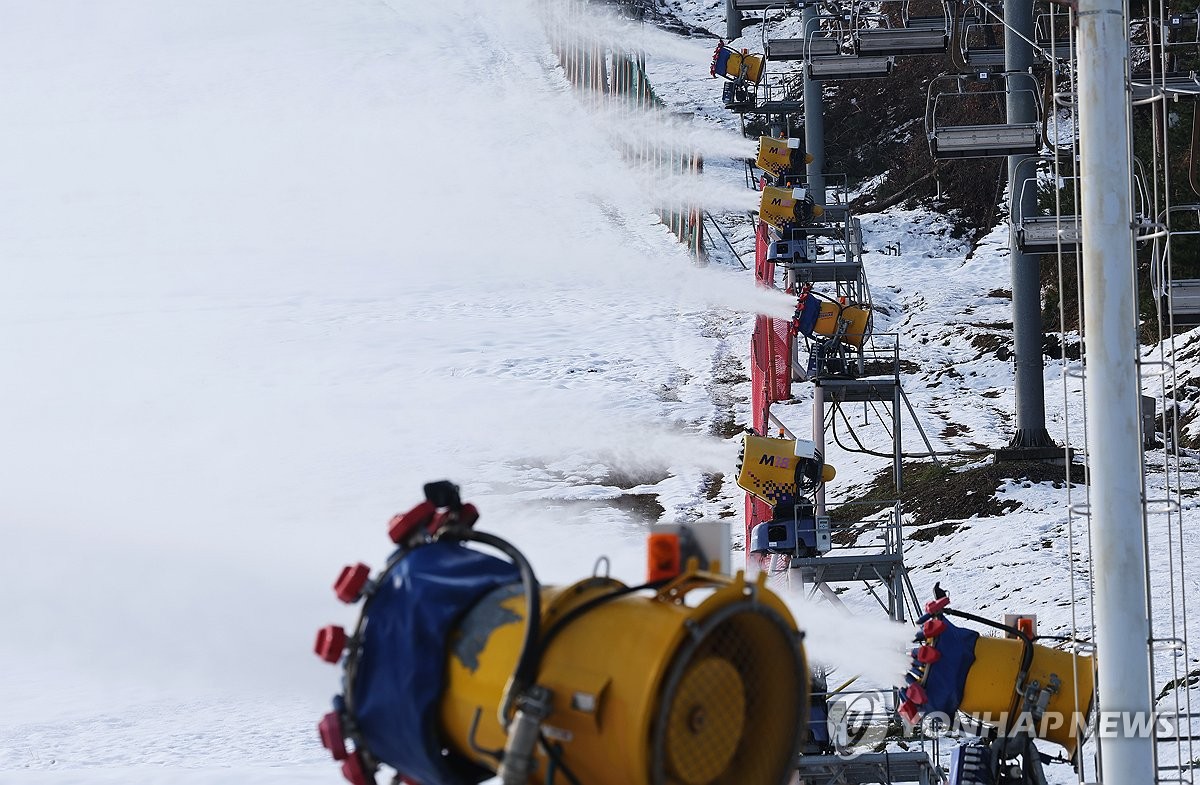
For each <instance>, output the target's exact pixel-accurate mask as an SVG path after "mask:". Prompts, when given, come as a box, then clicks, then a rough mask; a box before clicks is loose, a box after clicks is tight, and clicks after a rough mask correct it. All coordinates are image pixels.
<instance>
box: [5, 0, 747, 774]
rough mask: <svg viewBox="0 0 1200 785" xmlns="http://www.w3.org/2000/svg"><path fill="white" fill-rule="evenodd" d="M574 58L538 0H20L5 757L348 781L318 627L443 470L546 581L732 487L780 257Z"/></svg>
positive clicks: (17, 761) (35, 765) (15, 37)
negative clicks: (749, 316)
mask: <svg viewBox="0 0 1200 785" xmlns="http://www.w3.org/2000/svg"><path fill="white" fill-rule="evenodd" d="M549 58H550V53H549V49H548V46H547V43H546V41H545V38H544V34H543V32H542V29H541V27H540V22H539V21H538V19H537V17H536V15H535V14H534V11H533V4H532V3H530V2H524V0H509V1H507V2H503V3H497V2H482V1H481V0H475V1H473V2H472V1H470V0H448V1H447V2H441V3H437V4H425V5H424V6H423V7H417V4H411V3H403V4H402V3H398V2H393V3H391V4H390V5H389V4H388V3H384V2H379V1H378V0H347V1H346V2H337V3H330V2H328V1H327V0H236V2H235V1H234V0H205V1H204V2H192V3H170V4H164V3H159V2H152V1H151V0H106V2H101V3H97V2H93V1H92V0H55V2H51V3H33V4H30V3H18V2H12V1H6V2H2V3H0V70H2V71H3V72H4V73H5V74H6V78H5V79H4V80H3V82H2V84H0V106H2V107H3V109H2V110H0V111H2V112H3V122H2V123H0V135H2V137H3V139H4V149H5V150H6V151H7V152H6V154H5V155H4V160H5V163H4V166H3V167H2V170H3V171H4V180H5V187H4V188H3V189H0V258H3V260H4V262H3V263H4V271H5V275H4V278H5V284H6V285H5V286H4V287H3V289H2V290H0V299H2V301H3V302H2V305H0V325H2V326H0V329H2V332H3V338H2V339H0V366H3V367H4V369H5V379H6V383H5V384H4V385H3V386H2V387H0V412H2V414H0V417H2V418H3V428H2V432H3V433H4V436H5V443H6V448H7V449H5V450H4V452H3V457H2V458H0V461H2V462H3V464H2V467H0V478H2V479H0V499H2V500H3V501H2V504H3V514H4V526H3V527H2V528H0V575H3V576H4V578H3V580H4V583H5V587H6V591H5V598H6V600H5V603H4V614H3V620H4V622H5V627H6V629H7V630H8V634H6V635H4V636H0V695H3V697H4V701H3V702H4V711H3V712H2V713H0V781H2V782H4V783H19V784H22V785H23V784H24V783H42V782H54V783H60V784H63V783H66V784H69V783H89V784H90V783H110V782H112V783H116V782H120V783H130V782H135V783H158V782H162V783H166V782H170V783H188V784H193V783H194V784H195V785H208V784H209V783H226V782H238V783H240V784H241V785H254V783H258V782H264V783H266V782H271V783H274V782H284V781H287V782H293V783H294V782H333V781H337V780H338V779H339V777H338V774H337V771H336V768H335V767H333V766H331V765H330V764H329V763H328V762H327V757H326V755H325V753H324V751H323V750H321V749H320V747H319V744H318V742H317V738H316V734H315V722H316V720H317V719H318V718H319V717H320V715H321V714H322V713H323V712H324V711H325V710H326V706H327V702H328V699H329V696H330V695H331V694H332V693H333V692H335V691H336V676H335V673H334V671H333V670H332V669H331V668H329V667H328V666H325V665H324V664H322V663H320V662H319V661H317V659H316V658H315V657H314V656H313V655H312V653H311V645H312V636H313V634H314V633H315V630H316V629H317V628H318V627H319V626H321V625H322V624H325V623H328V622H330V621H343V622H344V619H345V617H346V613H345V611H343V610H339V607H338V606H337V605H336V602H335V600H334V598H333V597H332V594H331V592H330V590H329V586H330V585H331V583H332V581H333V578H334V577H335V576H336V574H337V570H338V569H340V567H341V565H342V564H343V563H346V562H351V561H355V560H358V559H363V560H366V561H369V562H372V563H374V564H379V563H380V562H381V561H382V559H383V558H384V556H385V555H386V553H387V550H388V548H387V546H388V545H389V543H388V542H387V540H386V522H387V520H388V518H389V517H390V516H391V515H392V514H393V513H395V512H398V511H400V510H402V509H406V508H407V507H408V506H410V505H411V504H412V503H414V502H415V501H416V500H417V499H418V498H419V495H420V487H421V484H422V483H424V482H426V481H428V480H431V479H437V478H441V477H448V478H451V479H454V480H455V481H457V482H459V483H461V484H462V485H463V487H464V495H465V496H466V497H467V498H468V499H471V500H473V501H475V502H476V503H477V504H479V506H480V507H481V509H482V510H483V513H484V525H486V526H487V527H488V528H489V529H490V530H492V531H496V532H498V533H501V534H503V535H506V536H509V537H511V538H512V539H514V540H515V541H516V542H517V543H518V544H519V545H520V546H521V547H522V548H524V549H525V550H526V551H527V552H528V553H529V554H530V556H531V559H532V561H533V562H534V564H535V565H537V566H538V569H539V573H540V575H541V577H542V578H543V579H544V580H547V581H560V582H561V581H564V580H574V579H577V578H579V577H582V576H583V575H585V574H588V573H589V572H590V571H591V569H592V567H593V564H594V562H595V560H596V558H597V556H598V555H599V554H601V553H607V554H608V555H609V556H610V557H611V558H612V561H613V571H614V573H615V574H616V575H617V576H619V577H626V578H627V579H631V580H636V579H637V578H638V577H639V576H640V573H641V569H642V560H643V557H642V544H641V538H642V535H643V533H644V528H645V526H646V523H647V520H646V518H645V517H644V516H643V515H641V514H639V513H638V511H637V508H636V506H631V505H623V504H619V503H617V502H620V501H621V500H622V497H624V495H625V491H626V489H628V488H633V490H634V491H639V490H640V491H642V492H647V493H656V494H659V500H660V503H661V504H662V505H663V507H664V508H665V516H666V517H668V518H672V519H680V518H694V517H699V516H700V515H701V514H703V513H704V512H705V505H709V504H711V503H710V502H709V501H708V500H707V499H706V498H705V497H704V495H703V493H702V489H701V478H702V475H703V474H704V473H705V472H707V471H711V470H725V469H726V468H727V467H728V466H729V464H731V463H732V461H733V456H734V453H735V451H736V447H734V446H733V445H732V444H731V443H728V442H724V441H722V440H720V439H718V438H716V437H713V436H710V435H709V430H710V426H711V425H712V423H713V421H714V418H715V407H714V404H713V400H712V396H711V394H710V386H711V385H712V379H713V374H714V364H715V363H716V361H717V360H718V359H719V358H720V357H722V356H724V355H725V354H727V353H728V352H729V351H731V347H730V345H729V343H728V339H727V333H728V332H729V331H730V330H735V331H736V330H741V329H743V327H742V322H743V321H744V320H743V319H742V318H741V317H740V316H738V315H737V314H736V313H734V312H732V311H724V310H716V311H714V310H713V307H712V306H713V304H714V302H717V303H719V301H720V300H721V299H722V298H727V297H729V296H731V292H735V291H736V290H738V289H739V288H741V291H743V292H745V293H747V296H749V297H751V298H752V296H753V295H752V293H751V292H750V288H749V287H751V282H750V281H749V279H745V278H742V277H734V276H733V275H732V273H728V272H723V271H720V270H718V271H713V272H712V274H711V275H712V277H699V278H693V277H692V276H693V275H696V274H694V273H693V271H692V269H691V268H690V267H689V263H688V261H687V259H686V256H685V255H684V253H683V252H682V251H681V250H680V249H679V248H678V247H677V246H676V245H675V243H674V242H673V240H672V239H671V238H670V237H669V236H668V235H667V233H666V231H665V230H664V229H663V228H662V227H661V226H660V225H658V224H657V222H656V220H655V219H654V217H653V216H652V215H651V204H650V202H649V201H648V200H647V197H646V195H645V194H644V192H643V191H642V190H640V189H639V188H638V187H636V185H634V184H633V183H635V181H636V178H633V177H632V176H631V175H630V173H629V172H628V171H626V170H624V168H623V164H622V162H621V160H620V158H619V156H618V155H617V153H616V151H615V150H614V148H613V147H612V145H611V144H610V143H609V142H608V141H607V139H606V137H605V136H604V135H603V134H601V133H600V131H599V130H598V128H597V127H596V123H595V122H593V120H592V119H591V118H589V116H588V115H587V114H586V113H585V112H584V110H583V109H582V107H581V106H580V105H579V103H578V102H577V101H576V100H575V99H574V97H573V96H572V95H571V93H570V92H569V90H568V88H567V86H566V85H565V83H564V82H561V81H558V80H556V79H554V78H552V72H551V68H550V65H551V61H550V59H549ZM689 281H690V283H689ZM735 343H736V346H735V347H733V348H734V349H735V350H736V354H737V355H739V356H740V355H741V353H742V351H741V350H742V341H741V338H740V337H739V338H738V340H737V341H735ZM639 486H640V487H639Z"/></svg>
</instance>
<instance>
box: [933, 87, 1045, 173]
mask: <svg viewBox="0 0 1200 785" xmlns="http://www.w3.org/2000/svg"><path fill="white" fill-rule="evenodd" d="M983 75H984V76H987V77H988V78H987V79H986V80H984V81H985V82H987V83H988V84H987V85H986V86H987V87H988V89H982V90H971V89H966V88H967V85H968V84H969V81H968V79H967V76H966V75H964V74H947V75H944V76H940V77H937V78H935V79H933V80H932V81H930V83H929V90H928V96H927V103H926V110H925V133H926V135H927V136H928V138H929V151H930V153H931V154H932V155H933V157H934V158H939V159H944V158H992V157H997V156H1009V155H1033V154H1036V153H1037V152H1038V150H1039V149H1040V148H1041V144H1042V138H1041V124H1040V122H1033V123H1007V122H996V123H964V122H962V121H961V118H964V117H965V116H966V115H967V113H968V112H969V111H971V109H972V107H966V108H965V109H964V106H965V104H966V103H967V102H968V101H978V100H979V99H980V98H984V99H985V100H986V99H987V97H989V96H990V97H991V98H992V100H994V101H995V102H996V103H997V110H998V112H999V113H1000V114H1003V108H1002V107H1003V106H1004V100H1003V97H1004V96H1006V95H1010V94H1012V93H1019V92H1028V93H1030V94H1031V95H1032V96H1033V101H1034V105H1035V107H1037V110H1038V113H1039V114H1040V113H1041V96H1040V94H1039V89H1038V83H1037V80H1036V79H1035V78H1034V77H1033V76H1032V75H1030V74H1028V73H1008V74H995V75H990V74H983ZM993 78H994V80H995V82H997V83H998V82H1001V81H1002V82H1003V84H1002V85H999V86H996V87H992V86H991V85H992V83H993ZM949 82H953V83H954V87H953V88H952V89H947V88H946V87H945V85H947V83H949ZM956 109H957V110H958V111H955V110H956ZM956 115H957V116H956Z"/></svg>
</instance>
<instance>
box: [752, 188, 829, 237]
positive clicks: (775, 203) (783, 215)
mask: <svg viewBox="0 0 1200 785" xmlns="http://www.w3.org/2000/svg"><path fill="white" fill-rule="evenodd" d="M799 201H800V200H799V199H797V198H796V197H795V196H794V195H793V191H792V189H791V188H776V187H775V186H773V185H768V186H767V187H765V188H763V189H762V198H761V199H759V202H758V216H759V217H760V218H762V219H763V220H764V221H766V222H767V223H768V224H770V225H771V226H774V227H775V228H776V229H784V228H787V227H788V226H790V225H792V224H794V223H796V220H797V218H796V205H797V203H798V202H799ZM809 209H811V210H812V215H813V217H820V216H822V215H824V214H825V208H823V207H821V205H819V204H814V205H812V206H811V207H810V208H809Z"/></svg>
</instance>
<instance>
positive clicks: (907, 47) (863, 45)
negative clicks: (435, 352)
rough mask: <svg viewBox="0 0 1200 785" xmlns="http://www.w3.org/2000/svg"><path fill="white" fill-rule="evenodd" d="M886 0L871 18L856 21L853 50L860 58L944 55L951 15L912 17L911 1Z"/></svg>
mask: <svg viewBox="0 0 1200 785" xmlns="http://www.w3.org/2000/svg"><path fill="white" fill-rule="evenodd" d="M896 2H897V0H883V2H881V3H880V4H879V5H878V6H877V7H876V10H873V11H872V12H871V13H870V14H867V13H863V12H861V11H859V12H857V13H856V14H855V17H854V48H855V51H856V52H857V53H858V54H859V55H921V54H943V53H944V52H945V51H946V45H947V42H948V40H949V37H950V29H951V24H950V15H949V13H948V10H947V8H946V6H945V4H939V5H940V7H941V10H942V14H941V15H940V16H932V17H912V16H910V15H909V10H910V7H911V0H898V2H899V8H898V9H894V7H893V6H894V4H895V3H896Z"/></svg>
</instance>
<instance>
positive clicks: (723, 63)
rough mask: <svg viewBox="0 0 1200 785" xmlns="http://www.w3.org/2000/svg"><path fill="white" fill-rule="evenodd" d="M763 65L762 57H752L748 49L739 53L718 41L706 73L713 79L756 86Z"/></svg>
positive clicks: (761, 75) (760, 77)
mask: <svg viewBox="0 0 1200 785" xmlns="http://www.w3.org/2000/svg"><path fill="white" fill-rule="evenodd" d="M763 65H764V60H763V56H762V55H752V54H750V50H749V49H743V50H741V51H740V52H739V51H738V50H736V49H733V48H731V47H728V46H726V45H725V42H724V41H718V42H717V48H716V49H715V50H714V51H713V58H712V66H711V67H710V68H709V71H708V72H709V73H710V74H711V75H712V76H714V77H720V78H722V79H727V80H729V81H737V82H752V83H753V84H758V83H759V82H760V81H762V77H763Z"/></svg>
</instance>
